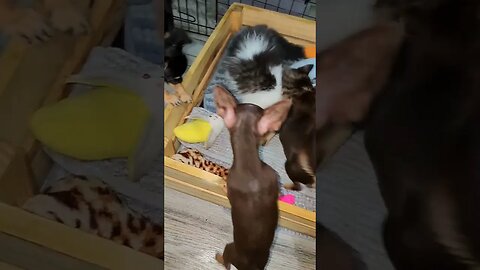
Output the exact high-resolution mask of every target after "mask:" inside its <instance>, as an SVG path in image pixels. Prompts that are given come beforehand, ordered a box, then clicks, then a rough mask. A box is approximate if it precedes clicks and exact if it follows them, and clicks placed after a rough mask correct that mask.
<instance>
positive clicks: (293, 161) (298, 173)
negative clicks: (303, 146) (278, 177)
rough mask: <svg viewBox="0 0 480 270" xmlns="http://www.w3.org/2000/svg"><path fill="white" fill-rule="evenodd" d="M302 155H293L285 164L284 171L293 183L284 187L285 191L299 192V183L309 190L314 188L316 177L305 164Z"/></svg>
mask: <svg viewBox="0 0 480 270" xmlns="http://www.w3.org/2000/svg"><path fill="white" fill-rule="evenodd" d="M305 162H306V161H305V160H303V158H302V155H295V156H293V157H292V158H290V159H287V161H286V162H285V170H286V172H287V175H288V177H290V179H291V180H292V181H293V185H285V186H284V187H285V188H286V189H290V190H297V191H300V190H301V189H302V188H301V185H300V183H302V184H304V185H307V186H308V187H310V188H313V187H315V182H316V177H315V174H314V173H313V171H312V170H311V169H309V168H310V166H307V164H305Z"/></svg>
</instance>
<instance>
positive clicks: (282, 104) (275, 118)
mask: <svg viewBox="0 0 480 270" xmlns="http://www.w3.org/2000/svg"><path fill="white" fill-rule="evenodd" d="M291 107H292V100H291V99H284V100H282V101H279V102H277V103H275V104H273V105H272V106H270V107H268V108H267V109H265V111H264V112H263V116H262V118H260V120H259V121H258V124H257V131H258V134H259V135H260V136H263V135H265V134H267V133H268V132H273V131H278V130H279V129H280V127H281V126H282V124H283V122H285V119H287V116H288V112H289V111H290V108H291Z"/></svg>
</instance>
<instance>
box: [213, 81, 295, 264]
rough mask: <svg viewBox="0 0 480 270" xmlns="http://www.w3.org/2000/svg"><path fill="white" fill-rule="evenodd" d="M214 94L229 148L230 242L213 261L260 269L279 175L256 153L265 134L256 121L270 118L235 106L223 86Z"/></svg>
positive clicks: (266, 254)
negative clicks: (228, 141)
mask: <svg viewBox="0 0 480 270" xmlns="http://www.w3.org/2000/svg"><path fill="white" fill-rule="evenodd" d="M214 95H215V103H216V105H217V113H218V114H219V115H220V116H222V118H223V119H224V122H225V125H226V126H227V128H228V130H229V131H230V137H231V142H232V148H233V165H232V167H231V169H230V171H229V175H228V180H227V182H228V185H227V196H228V200H229V201H230V204H231V206H232V222H233V243H230V244H227V245H226V246H225V250H224V252H223V255H220V254H217V255H216V259H217V261H218V262H220V263H222V264H223V265H224V266H225V267H226V268H227V269H230V266H231V264H233V265H234V266H235V267H236V268H237V269H239V270H262V269H264V268H265V266H266V264H267V263H268V259H269V257H270V247H271V245H272V242H273V239H274V236H275V229H276V228H277V223H278V193H279V183H278V175H277V173H276V172H275V171H274V170H273V169H272V168H271V167H270V166H269V165H267V164H265V163H264V162H263V161H262V160H260V157H259V154H258V150H259V146H260V142H261V140H262V136H263V135H264V134H260V133H259V132H258V123H259V121H260V119H261V118H264V117H267V118H268V117H269V115H265V114H264V110H263V109H262V108H260V107H259V106H257V105H253V104H237V101H236V100H235V98H234V97H233V96H232V95H231V94H230V93H229V92H228V91H227V90H225V89H223V88H220V87H217V88H215V89H214ZM285 102H287V103H288V102H289V101H280V102H279V103H277V104H274V105H272V107H275V106H281V107H283V106H284V104H283V103H285ZM267 122H269V121H267ZM270 122H271V121H270ZM271 123H272V124H273V122H271Z"/></svg>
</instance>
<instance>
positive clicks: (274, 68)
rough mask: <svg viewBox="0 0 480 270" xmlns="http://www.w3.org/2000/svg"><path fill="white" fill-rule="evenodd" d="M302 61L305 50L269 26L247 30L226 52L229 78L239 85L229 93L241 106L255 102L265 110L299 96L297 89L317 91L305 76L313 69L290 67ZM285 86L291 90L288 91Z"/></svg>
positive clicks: (233, 39) (245, 29)
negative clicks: (287, 95) (236, 98)
mask: <svg viewBox="0 0 480 270" xmlns="http://www.w3.org/2000/svg"><path fill="white" fill-rule="evenodd" d="M302 58H304V53H303V48H302V47H300V46H297V45H294V44H292V43H289V42H288V41H287V40H286V39H285V38H283V37H282V36H281V35H280V34H279V33H278V32H276V31H275V30H273V29H271V28H268V27H267V26H265V25H257V26H253V27H247V28H244V29H243V30H241V31H240V32H239V33H238V34H236V35H235V36H234V37H233V38H232V41H231V43H230V45H229V47H228V48H227V52H226V57H225V61H224V65H225V68H226V70H227V76H230V77H231V79H232V81H233V82H234V85H235V89H229V90H230V91H231V92H232V93H233V94H234V95H235V96H237V97H238V99H239V101H240V102H241V103H253V104H256V105H258V106H260V107H262V108H264V109H265V108H267V107H269V106H271V105H273V104H274V103H276V102H278V101H280V100H281V99H282V98H283V96H284V95H285V94H293V93H295V91H292V90H293V89H297V90H298V89H303V90H313V88H312V89H310V88H311V87H310V88H309V87H308V85H310V82H309V81H308V82H306V81H305V76H302V75H304V73H305V72H306V74H308V72H309V71H310V70H311V68H312V66H307V67H302V68H299V69H297V70H295V69H290V68H288V65H289V64H291V63H292V62H294V61H296V60H300V59H302ZM307 70H308V71H307ZM307 80H308V77H307ZM285 83H286V85H287V86H288V89H289V90H288V91H285V89H284V88H285V87H284V86H285V85H284V84H285Z"/></svg>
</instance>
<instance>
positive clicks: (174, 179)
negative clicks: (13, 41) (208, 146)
mask: <svg viewBox="0 0 480 270" xmlns="http://www.w3.org/2000/svg"><path fill="white" fill-rule="evenodd" d="M257 24H266V25H268V26H269V27H272V28H273V29H275V30H277V31H278V32H279V33H281V34H282V35H283V36H284V37H285V38H286V39H287V40H289V41H291V42H293V43H296V44H299V45H313V44H315V42H316V36H315V32H316V31H315V26H316V23H315V21H312V20H306V19H303V18H299V17H295V16H290V15H285V14H281V13H277V12H273V11H268V10H265V9H261V8H257V7H252V6H248V5H244V4H238V3H235V4H233V5H232V6H231V7H230V8H229V10H228V11H227V12H226V14H225V15H224V16H223V18H222V20H221V21H220V22H219V24H218V25H217V27H216V29H215V30H214V32H213V33H212V35H211V36H210V37H209V39H208V41H207V42H206V43H205V46H204V47H203V49H202V50H201V52H200V54H199V55H198V56H197V58H196V59H195V61H194V63H193V64H192V66H191V67H190V69H189V70H188V71H187V73H186V75H185V76H184V87H185V89H186V91H187V92H188V93H191V94H192V96H193V103H191V104H185V105H182V106H180V107H172V106H170V105H169V106H168V107H167V108H166V109H165V115H164V117H165V118H164V126H165V138H164V148H165V152H164V153H165V157H164V160H165V185H166V186H167V187H171V188H174V189H176V190H178V191H181V192H185V193H187V194H190V195H193V196H196V197H199V198H201V199H204V200H207V201H210V202H213V203H216V204H219V205H222V206H225V207H230V204H229V202H228V198H227V197H226V194H225V193H224V191H223V190H222V182H223V180H222V179H221V178H220V177H218V176H216V175H214V174H211V173H208V172H205V171H203V170H201V169H198V168H195V167H193V166H189V165H187V164H184V163H181V162H179V161H176V160H173V159H172V158H171V156H172V155H173V154H175V153H176V150H177V149H178V147H179V146H180V144H179V142H178V141H177V139H176V138H175V135H174V134H173V129H174V128H175V127H176V126H178V125H180V124H182V123H183V122H184V118H185V117H186V116H187V115H189V114H190V113H191V111H192V109H193V107H194V106H198V105H200V103H201V101H202V99H203V95H204V91H205V89H206V87H207V85H208V83H209V81H210V78H211V77H212V75H213V73H214V71H215V67H216V65H217V64H218V62H219V60H220V58H221V56H222V53H223V51H224V49H225V47H226V44H227V43H228V40H229V39H230V38H231V36H232V34H233V33H235V32H236V31H238V30H239V29H240V28H241V27H242V26H245V25H249V26H252V25H257ZM349 135H350V131H349V130H338V131H337V132H336V133H335V138H336V141H338V142H344V141H345V140H346V138H347V137H348V136H349ZM340 144H341V143H337V145H338V146H339V145H340ZM334 150H336V149H332V151H334ZM279 209H280V225H281V226H284V227H286V228H289V229H292V230H295V231H298V232H300V233H304V234H307V235H310V236H313V237H315V227H316V224H315V220H316V214H315V212H313V211H308V210H305V209H303V208H300V207H297V206H293V205H289V204H286V203H283V202H279Z"/></svg>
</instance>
